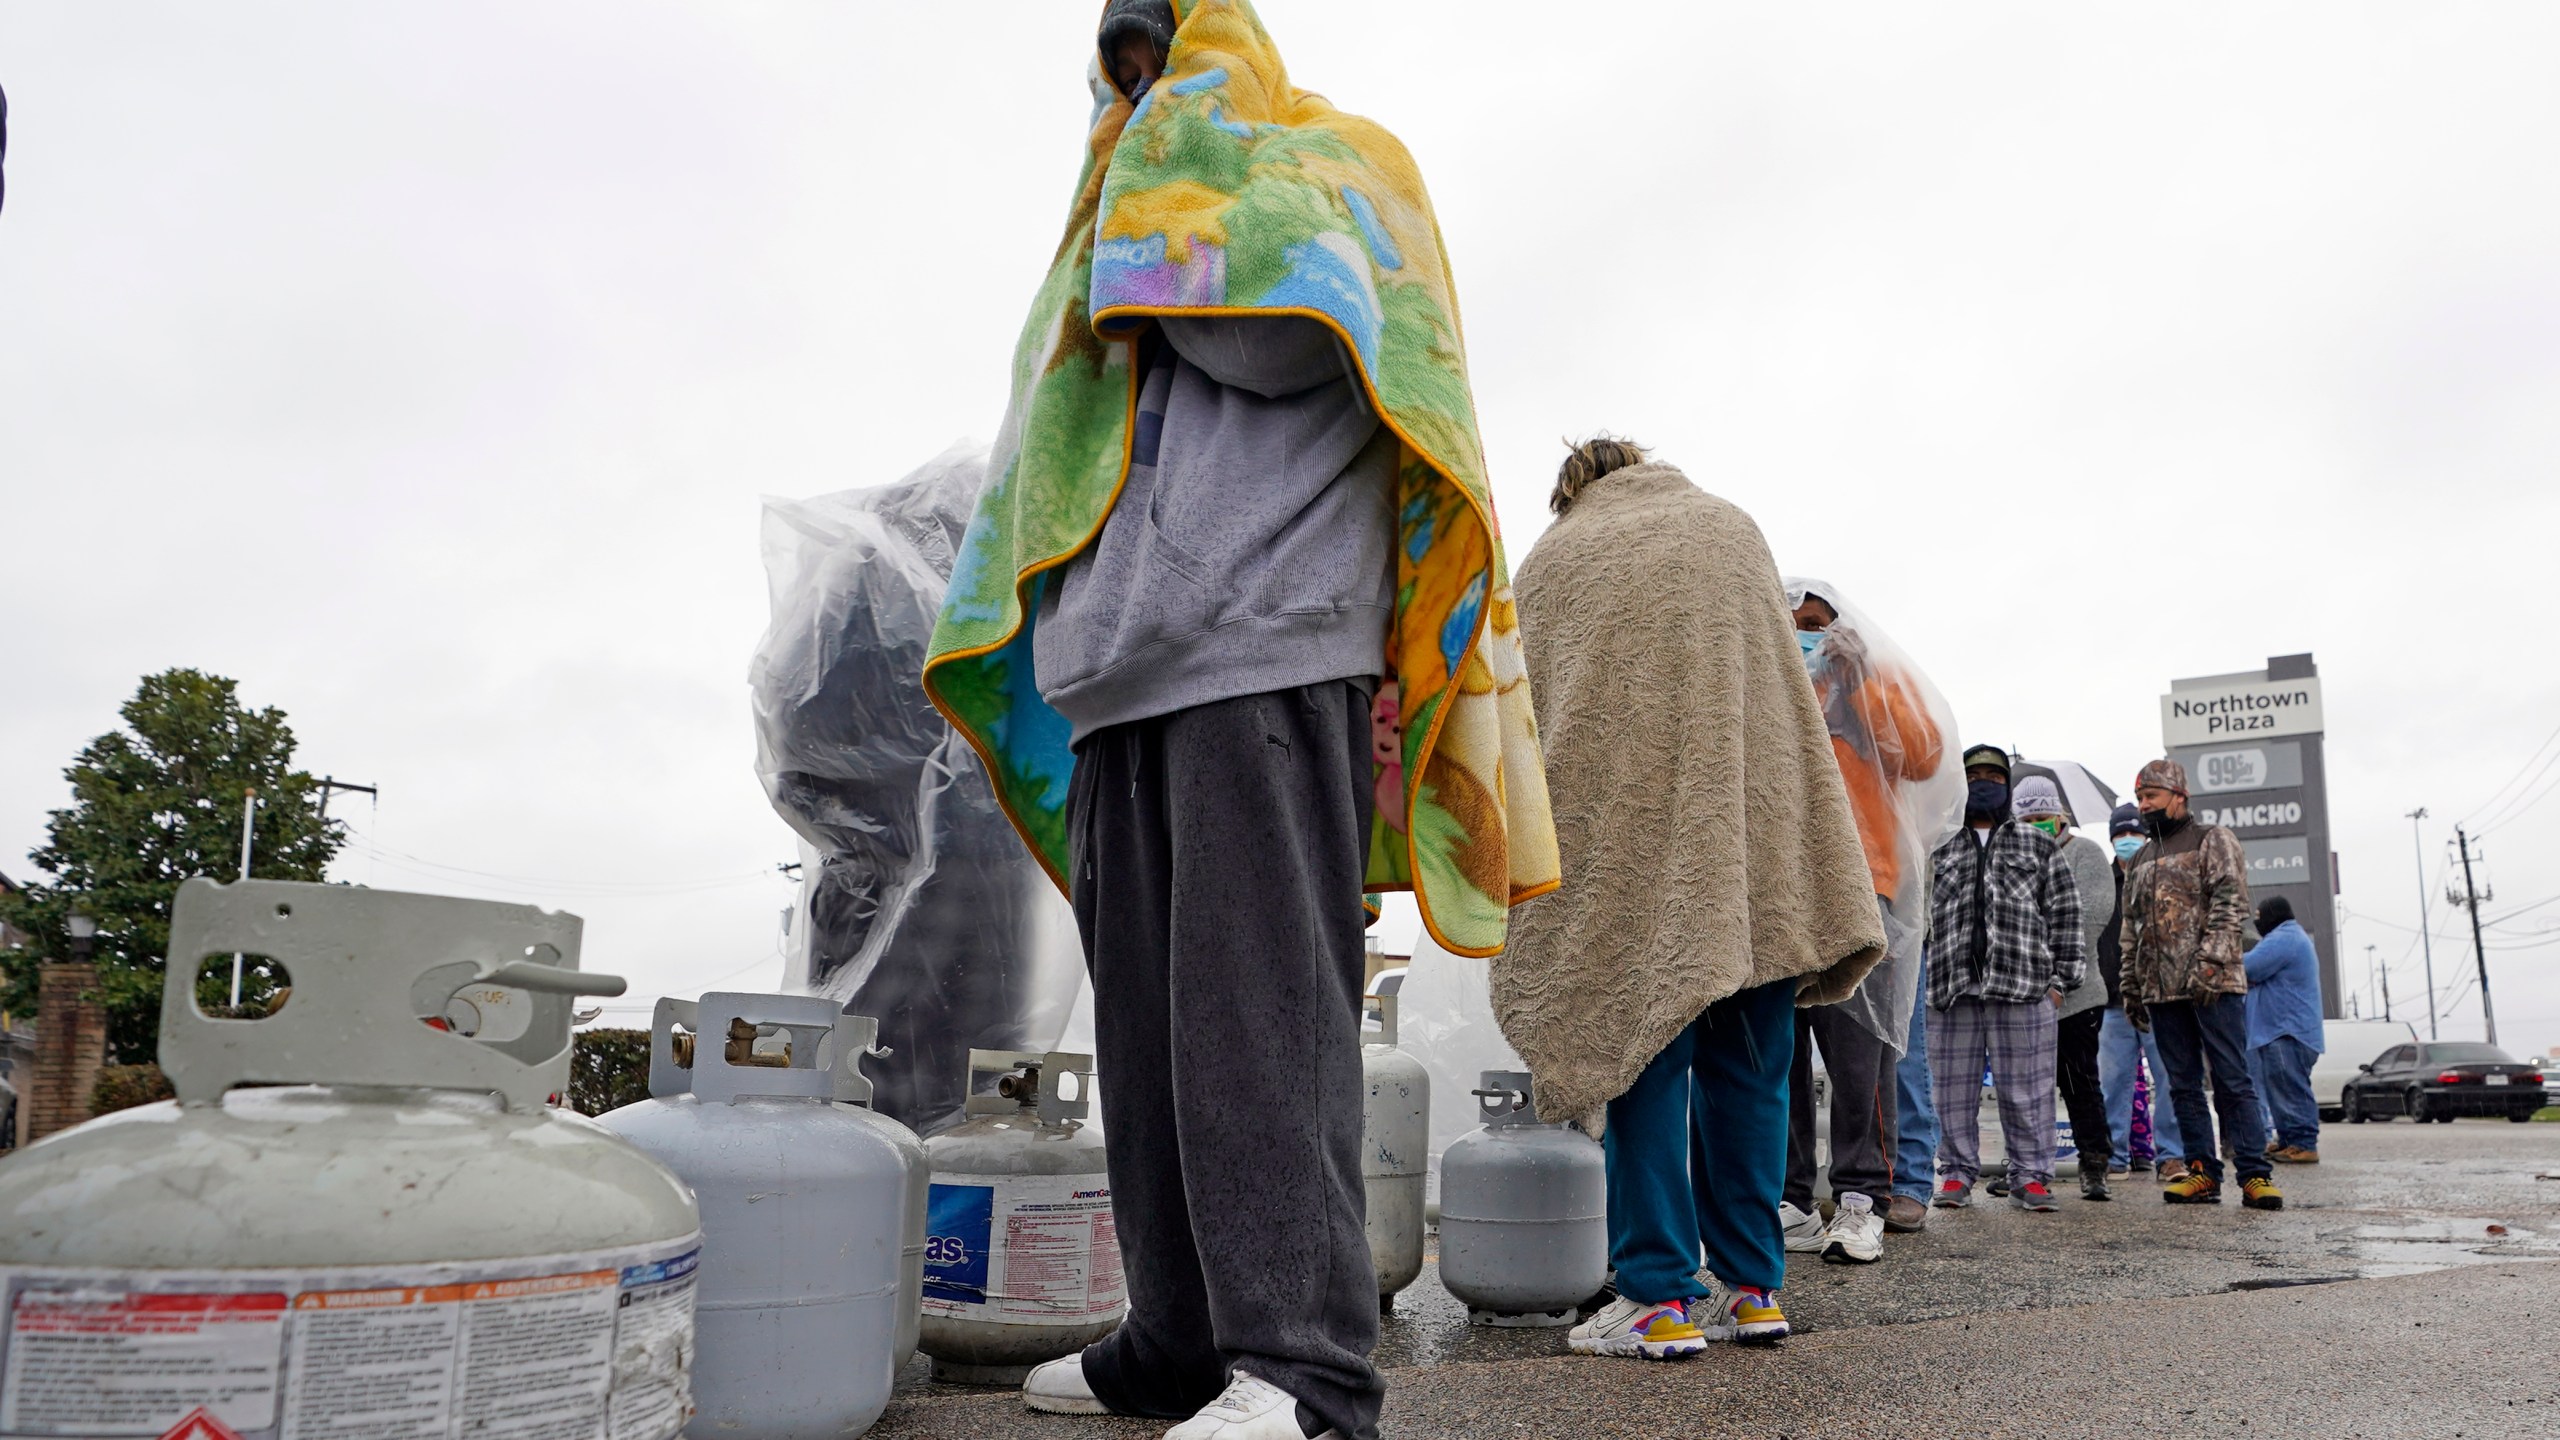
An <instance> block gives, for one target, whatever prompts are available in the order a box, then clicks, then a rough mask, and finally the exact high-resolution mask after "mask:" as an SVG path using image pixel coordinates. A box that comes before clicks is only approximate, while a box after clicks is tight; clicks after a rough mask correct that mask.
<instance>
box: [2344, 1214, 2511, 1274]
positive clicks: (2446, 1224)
mask: <svg viewBox="0 0 2560 1440" xmlns="http://www.w3.org/2000/svg"><path fill="white" fill-rule="evenodd" d="M2553 1249H2554V1247H2553V1246H2552V1245H2551V1244H2550V1243H2548V1242H2542V1243H2536V1241H2535V1236H2534V1232H2533V1231H2531V1230H2529V1229H2526V1228H2525V1227H2523V1226H2521V1225H2511V1224H2508V1223H2506V1222H2504V1221H2500V1220H2490V1219H2486V1218H2479V1217H2470V1216H2446V1217H2443V1218H2440V1219H2433V1220H2415V1221H2409V1222H2406V1223H2402V1224H2397V1225H2360V1226H2358V1227H2356V1238H2355V1243H2354V1244H2352V1245H2350V1246H2349V1247H2348V1248H2347V1251H2346V1253H2347V1254H2349V1255H2352V1256H2353V1257H2354V1258H2355V1259H2356V1260H2358V1261H2360V1262H2361V1263H2360V1264H2358V1265H2357V1267H2356V1273H2357V1274H2358V1275H2359V1276H2362V1277H2363V1278H2365V1279H2367V1280H2377V1279H2381V1278H2383V1277H2385V1276H2390V1275H2423V1274H2425V1273H2427V1272H2428V1271H2431V1270H2450V1269H2452V1268H2454V1267H2455V1266H2458V1265H2499V1264H2505V1263H2509V1262H2512V1261H2518V1260H2548V1259H2556V1258H2560V1254H2555V1253H2553Z"/></svg>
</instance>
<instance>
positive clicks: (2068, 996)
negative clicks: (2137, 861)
mask: <svg viewBox="0 0 2560 1440" xmlns="http://www.w3.org/2000/svg"><path fill="white" fill-rule="evenodd" d="M2062 858H2063V859H2064V860H2065V861H2067V862H2068V863H2069V864H2070V866H2071V878H2072V879H2073V880H2074V881H2075V882H2077V883H2078V886H2079V890H2080V929H2081V932H2082V935H2081V939H2082V940H2083V942H2084V943H2085V946H2086V948H2085V949H2083V950H2082V951H2081V953H2082V954H2084V955H2087V956H2089V957H2090V959H2091V960H2092V961H2093V962H2094V961H2095V960H2096V958H2097V954H2098V937H2099V936H2101V935H2104V934H2106V933H2107V919H2108V917H2109V916H2112V915H2114V914H2115V913H2116V871H2115V861H2114V860H2113V859H2112V858H2111V855H2110V852H2109V851H2108V849H2107V848H2106V847H2105V846H2103V845H2100V844H2099V843H2098V842H2097V841H2095V840H2092V839H2090V838H2089V837H2088V836H2086V835H2074V836H2072V837H2071V838H2070V839H2069V840H2066V841H2064V842H2063V846H2062ZM2106 1003H2107V980H2106V977H2105V976H2104V975H2102V974H2100V973H2099V972H2098V967H2097V965H2096V964H2094V963H2092V964H2091V965H2090V966H2089V968H2088V972H2087V973H2086V974H2085V975H2083V976H2082V977H2081V980H2080V983H2079V984H2078V985H2075V986H2073V987H2072V988H2071V989H2069V990H2068V991H2065V992H2064V993H2063V996H2062V1009H2061V1010H2060V1012H2058V1014H2057V1016H2056V1018H2058V1019H2065V1020H2067V1019H2069V1018H2071V1017H2072V1016H2074V1015H2077V1014H2079V1013H2080V1012H2082V1011H2083V1010H2095V1009H2097V1008H2098V1007H2099V1006H2101V1005H2104V1004H2106Z"/></svg>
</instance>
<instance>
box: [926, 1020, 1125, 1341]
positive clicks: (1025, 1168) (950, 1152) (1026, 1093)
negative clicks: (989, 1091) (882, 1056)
mask: <svg viewBox="0 0 2560 1440" xmlns="http://www.w3.org/2000/svg"><path fill="white" fill-rule="evenodd" d="M990 1074H992V1075H998V1076H1001V1077H1002V1078H1001V1079H1000V1080H998V1082H997V1085H996V1093H995V1094H993V1095H981V1094H978V1093H977V1088H978V1078H979V1077H980V1076H982V1075H990ZM1070 1075H1072V1076H1075V1077H1076V1079H1077V1080H1078V1081H1079V1082H1081V1083H1080V1085H1079V1087H1078V1092H1077V1093H1076V1094H1075V1095H1074V1096H1073V1097H1072V1098H1071V1097H1069V1096H1068V1095H1067V1094H1066V1082H1067V1077H1068V1076H1070ZM1092 1077H1093V1057H1092V1056H1090V1055H1070V1054H1067V1053H1064V1052H1061V1051H1051V1052H1050V1053H1048V1054H1045V1055H1043V1054H1039V1053H1036V1052H1016V1051H1009V1050H972V1051H970V1052H969V1090H970V1094H969V1099H968V1112H967V1113H968V1115H969V1117H970V1118H969V1119H967V1120H965V1121H963V1122H961V1123H960V1124H958V1125H955V1126H953V1127H952V1128H951V1129H948V1130H945V1131H943V1132H942V1133H941V1134H939V1135H936V1136H934V1137H933V1138H932V1139H930V1140H927V1141H926V1142H924V1149H925V1156H926V1161H927V1164H928V1165H929V1166H930V1168H931V1170H932V1176H933V1179H932V1184H933V1188H932V1195H931V1199H930V1200H928V1201H927V1202H926V1212H927V1213H926V1220H925V1232H926V1238H925V1272H924V1332H923V1336H922V1339H921V1342H920V1344H919V1347H918V1348H920V1349H922V1350H923V1351H924V1353H926V1354H927V1355H930V1356H932V1357H933V1378H935V1379H937V1380H946V1381H950V1382H952V1383H955V1384H961V1385H1018V1384H1020V1383H1022V1377H1023V1376H1025V1375H1027V1374H1029V1373H1030V1371H1031V1367H1032V1366H1034V1365H1038V1364H1040V1363H1042V1362H1044V1361H1048V1360H1055V1359H1057V1358H1058V1357H1059V1356H1061V1355H1072V1354H1075V1353H1076V1352H1077V1351H1079V1350H1082V1349H1083V1348H1084V1347H1085V1346H1087V1345H1090V1344H1092V1343H1093V1342H1094V1341H1096V1340H1099V1339H1101V1338H1102V1337H1103V1336H1105V1335H1108V1334H1110V1333H1111V1331H1112V1329H1113V1328H1114V1327H1116V1326H1117V1325H1118V1324H1119V1323H1120V1316H1121V1313H1122V1312H1123V1311H1124V1310H1126V1309H1127V1308H1128V1296H1127V1292H1126V1290H1125V1289H1124V1288H1123V1285H1122V1281H1121V1277H1120V1241H1119V1237H1118V1234H1117V1233H1116V1232H1115V1231H1114V1230H1113V1228H1112V1223H1111V1178H1110V1176H1109V1175H1108V1174H1107V1173H1106V1172H1105V1170H1104V1168H1103V1153H1102V1137H1101V1136H1100V1135H1099V1134H1097V1133H1095V1132H1094V1131H1093V1130H1091V1129H1089V1128H1087V1127H1086V1126H1085V1125H1084V1124H1083V1123H1082V1121H1083V1119H1084V1115H1085V1111H1086V1107H1087V1103H1088V1102H1087V1100H1086V1099H1085V1095H1084V1093H1083V1089H1084V1087H1085V1086H1089V1085H1090V1084H1091V1081H1092Z"/></svg>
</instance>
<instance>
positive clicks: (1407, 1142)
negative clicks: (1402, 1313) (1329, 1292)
mask: <svg viewBox="0 0 2560 1440" xmlns="http://www.w3.org/2000/svg"><path fill="white" fill-rule="evenodd" d="M1377 1004H1378V1013H1379V1029H1378V1031H1377V1033H1375V1034H1363V1035H1362V1036H1361V1037H1360V1038H1361V1045H1360V1079H1361V1082H1362V1085H1361V1091H1362V1098H1361V1102H1360V1187H1361V1189H1362V1190H1363V1191H1364V1192H1365V1193H1366V1194H1367V1196H1368V1200H1369V1221H1368V1229H1369V1264H1370V1266H1371V1267H1372V1268H1374V1269H1375V1270H1376V1271H1377V1272H1378V1309H1379V1310H1380V1311H1382V1312H1383V1311H1385V1310H1388V1309H1390V1308H1392V1307H1393V1305H1394V1304H1395V1295H1396V1292H1397V1291H1399V1290H1402V1289H1403V1288H1404V1287H1406V1286H1407V1285H1410V1284H1412V1283H1413V1282H1414V1279H1415V1278H1416V1277H1417V1276H1419V1275H1421V1274H1422V1187H1423V1182H1424V1181H1425V1180H1426V1179H1427V1178H1428V1177H1429V1174H1430V1170H1431V1076H1430V1074H1429V1073H1428V1072H1427V1071H1425V1070H1424V1069H1423V1068H1422V1062H1421V1061H1419V1060H1416V1059H1414V1058H1413V1057H1412V1056H1410V1055H1407V1054H1406V1053H1404V1052H1403V1051H1402V1050H1399V1049H1397V1048H1396V997H1395V996H1393V995H1381V996H1379V997H1377Z"/></svg>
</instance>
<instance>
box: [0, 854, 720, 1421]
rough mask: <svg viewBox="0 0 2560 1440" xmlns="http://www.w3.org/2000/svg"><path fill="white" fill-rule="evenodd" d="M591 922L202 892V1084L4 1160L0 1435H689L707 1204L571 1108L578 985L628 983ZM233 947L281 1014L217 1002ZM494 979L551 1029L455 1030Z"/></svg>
mask: <svg viewBox="0 0 2560 1440" xmlns="http://www.w3.org/2000/svg"><path fill="white" fill-rule="evenodd" d="M580 928H581V927H580V922H579V920H578V917H576V916H574V915H562V914H555V913H551V912H547V911H543V910H538V909H535V908H534V907H532V906H529V905H500V904H492V903H489V902H487V901H480V900H456V899H449V898H445V897H442V896H433V895H404V894H398V893H395V892H389V891H382V890H360V889H354V888H351V887H348V886H342V885H308V884H299V883H294V882H288V881H279V880H244V881H241V882H239V883H237V884H231V885H218V884H215V883H214V882H213V881H210V880H204V879H195V880H189V881H188V882H186V883H185V884H184V885H181V886H180V887H178V896H177V907H176V910H175V913H174V915H173V917H172V923H171V925H170V931H169V964H168V985H167V988H166V992H165V995H164V997H163V999H162V1001H161V1010H160V1066H161V1068H162V1069H163V1070H164V1071H166V1072H167V1073H168V1076H169V1081H170V1083H171V1085H172V1086H173V1087H175V1089H176V1090H177V1094H178V1098H177V1099H176V1100H175V1101H171V1102H163V1103H161V1104H157V1105H145V1106H141V1107H139V1108H136V1109H131V1110H123V1111H118V1112H116V1113H115V1114H112V1115H106V1116H102V1117H100V1118H98V1119H96V1120H92V1121H90V1122H89V1123H88V1124H85V1125H82V1126H79V1127H78V1128H76V1129H72V1130H67V1131H64V1132H63V1133H61V1134H59V1135H55V1136H52V1137H50V1138H48V1139H46V1140H44V1141H42V1142H40V1143H38V1144H36V1145H33V1146H30V1147H28V1148H27V1149H26V1150H25V1151H23V1152H21V1153H20V1154H19V1156H18V1157H17V1158H15V1159H13V1160H11V1161H9V1162H8V1163H7V1164H5V1165H0V1314H5V1315H6V1316H7V1323H6V1328H5V1330H0V1347H5V1354H4V1355H0V1433H5V1434H9V1435H83V1436H86V1435H132V1436H152V1435H199V1436H225V1435H237V1436H240V1437H242V1440H359V1437H368V1440H369V1437H378V1436H379V1437H387V1436H446V1435H482V1436H489V1437H501V1436H508V1435H530V1434H533V1433H535V1431H536V1430H537V1429H538V1430H539V1432H540V1433H542V1434H546V1435H573V1434H574V1435H594V1436H604V1435H607V1434H610V1435H612V1436H614V1437H617V1440H667V1437H671V1436H673V1435H675V1434H676V1433H677V1432H678V1431H680V1430H682V1429H683V1428H684V1424H685V1419H686V1417H687V1416H688V1415H689V1414H690V1413H691V1410H692V1402H691V1385H690V1377H689V1375H688V1367H689V1364H690V1361H691V1358H692V1355H693V1284H694V1282H693V1271H694V1265H695V1259H696V1255H697V1253H698V1250H699V1247H700V1243H701V1236H700V1233H699V1227H698V1225H697V1222H696V1218H695V1211H694V1205H693V1198H692V1196H691V1195H689V1194H687V1193H686V1190H685V1187H684V1184H683V1182H681V1181H679V1180H677V1179H676V1177H675V1176H673V1175H671V1174H669V1173H668V1172H667V1171H666V1170H665V1168H663V1167H662V1166H660V1165H659V1164H658V1163H657V1162H656V1161H654V1160H651V1159H650V1158H649V1157H648V1156H646V1155H643V1154H641V1153H640V1152H639V1151H638V1150H636V1149H633V1148H632V1147H631V1146H630V1145H628V1144H626V1143H624V1142H623V1140H622V1139H621V1138H620V1137H618V1136H615V1135H613V1134H611V1133H610V1132H608V1131H606V1130H604V1129H601V1128H600V1127H598V1126H597V1125H596V1124H595V1123H594V1122H593V1121H590V1120H588V1119H586V1118H584V1117H582V1116H580V1115H577V1114H575V1113H572V1112H570V1111H566V1110H555V1109H552V1108H551V1107H550V1105H549V1104H548V1103H547V1102H548V1101H549V1100H550V1099H551V1098H552V1097H554V1096H556V1095H558V1094H560V1093H561V1092H563V1091H565V1090H567V1089H568V1085H569V1061H570V1037H569V1031H570V1024H571V1017H570V1001H571V997H573V996H577V995H618V994H621V993H622V989H623V984H622V981H621V980H619V979H617V978H615V977H613V976H610V975H589V974H582V973H580V972H579V970H578V968H577V965H578V937H579V931H580ZM235 952H240V953H247V954H252V955H260V956H265V957H269V958H271V959H273V960H275V961H277V962H279V963H281V964H282V965H283V966H284V968H285V969H286V970H287V972H288V975H289V979H290V982H291V985H292V995H291V997H290V999H288V1000H287V1001H286V1003H285V1004H284V1005H283V1006H282V1007H280V1008H279V1009H277V1010H276V1011H275V1012H274V1013H272V1014H270V1015H268V1016H267V1017H265V1018H264V1019H258V1020H217V1019H212V1018H210V1017H208V1016H206V1015H205V1014H204V1013H203V1012H202V1011H201V1010H199V1009H198V1008H197V1005H196V1001H195V986H194V984H193V983H192V982H193V980H194V978H195V975H196V972H197V968H198V967H199V966H200V965H201V964H202V963H203V962H204V961H205V960H206V959H207V958H208V957H213V956H226V957H227V956H229V955H231V954H233V953H235ZM492 986H494V987H498V988H500V989H504V990H507V991H511V992H514V993H513V995H512V996H511V997H510V999H509V1001H508V1004H509V1005H510V1006H511V1007H512V1008H516V1009H519V1010H521V1011H522V1012H523V1013H524V1014H525V1015H526V1024H525V1026H524V1028H523V1029H522V1031H521V1032H519V1033H518V1034H517V1035H516V1036H515V1037H514V1038H512V1039H508V1040H501V1041H483V1040H477V1039H472V1038H468V1037H467V1036H465V1035H464V1034H463V1033H460V1030H459V1029H456V1028H449V1027H451V1026H452V1024H453V1022H452V1021H451V1020H450V1019H449V1016H450V1015H452V1014H453V1013H455V1012H454V1011H453V1010H452V1008H451V1007H452V1001H453V998H454V996H455V995H457V994H458V993H460V992H462V991H463V990H465V989H469V988H475V987H482V988H484V989H485V987H492ZM484 998H485V995H484ZM235 1087H247V1088H235Z"/></svg>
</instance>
